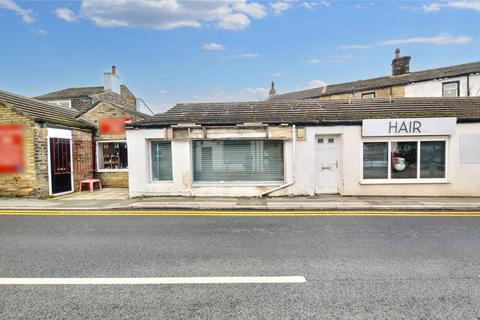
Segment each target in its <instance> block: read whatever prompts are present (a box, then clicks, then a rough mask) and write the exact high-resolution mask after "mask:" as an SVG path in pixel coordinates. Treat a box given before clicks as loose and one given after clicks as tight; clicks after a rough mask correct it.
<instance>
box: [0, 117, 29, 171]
mask: <svg viewBox="0 0 480 320" xmlns="http://www.w3.org/2000/svg"><path fill="white" fill-rule="evenodd" d="M23 165H24V162H23V126H22V125H21V124H2V125H0V173H18V172H21V171H23Z"/></svg>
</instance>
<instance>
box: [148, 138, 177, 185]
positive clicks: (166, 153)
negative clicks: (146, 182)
mask: <svg viewBox="0 0 480 320" xmlns="http://www.w3.org/2000/svg"><path fill="white" fill-rule="evenodd" d="M150 154H151V157H152V180H153V181H170V180H173V177H172V144H171V142H170V141H152V142H151V150H150Z"/></svg>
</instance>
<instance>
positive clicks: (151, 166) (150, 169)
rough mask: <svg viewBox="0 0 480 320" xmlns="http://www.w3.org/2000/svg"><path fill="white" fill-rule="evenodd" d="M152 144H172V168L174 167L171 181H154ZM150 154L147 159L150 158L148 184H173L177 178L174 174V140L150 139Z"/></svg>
mask: <svg viewBox="0 0 480 320" xmlns="http://www.w3.org/2000/svg"><path fill="white" fill-rule="evenodd" d="M152 142H163V143H170V151H171V153H172V158H171V159H170V160H171V166H172V179H170V180H153V159H152ZM147 145H148V152H147V157H148V172H149V175H148V180H149V181H148V182H149V183H173V179H174V178H173V177H174V176H175V172H174V167H173V144H172V140H166V139H149V140H148V143H147Z"/></svg>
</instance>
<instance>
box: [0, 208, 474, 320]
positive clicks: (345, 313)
mask: <svg viewBox="0 0 480 320" xmlns="http://www.w3.org/2000/svg"><path fill="white" fill-rule="evenodd" d="M289 275H295V276H304V277H305V278H306V280H307V282H305V283H292V284H193V285H192V284H189V285H185V284H175V285H43V286H42V285H37V286H34V285H0V319H29V320H32V319H480V217H347V216H346V217H165V216H162V217H151V216H141V217H133V216H124V217H119V216H109V217H101V216H59V217H45V216H43V217H34V216H0V278H5V277H13V278H17V277H19V278H30V277H38V278H44V277H47V278H51V277H55V278H58V277H75V278H77V277H194V276H201V277H209V276H212V277H216V276H289Z"/></svg>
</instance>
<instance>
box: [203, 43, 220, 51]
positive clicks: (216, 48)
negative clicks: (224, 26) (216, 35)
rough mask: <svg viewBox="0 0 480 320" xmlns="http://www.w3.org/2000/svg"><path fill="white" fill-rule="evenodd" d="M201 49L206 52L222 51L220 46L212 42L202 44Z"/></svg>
mask: <svg viewBox="0 0 480 320" xmlns="http://www.w3.org/2000/svg"><path fill="white" fill-rule="evenodd" d="M202 48H203V49H205V50H208V51H220V50H223V49H224V48H223V46H222V45H221V44H219V43H214V42H209V43H204V44H203V46H202Z"/></svg>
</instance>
